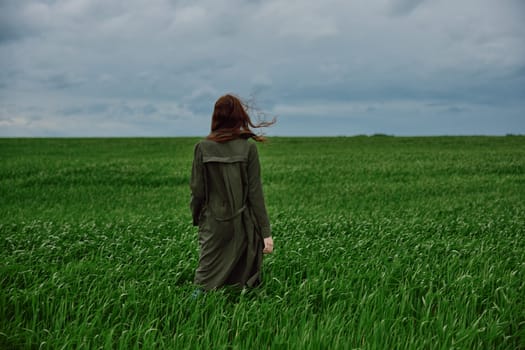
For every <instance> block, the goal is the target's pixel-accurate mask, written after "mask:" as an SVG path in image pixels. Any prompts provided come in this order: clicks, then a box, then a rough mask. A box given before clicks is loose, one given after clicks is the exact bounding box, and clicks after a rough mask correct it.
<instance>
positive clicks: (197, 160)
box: [190, 144, 206, 226]
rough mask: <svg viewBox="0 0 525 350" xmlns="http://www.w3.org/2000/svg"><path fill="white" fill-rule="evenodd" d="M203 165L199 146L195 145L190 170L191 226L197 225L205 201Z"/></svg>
mask: <svg viewBox="0 0 525 350" xmlns="http://www.w3.org/2000/svg"><path fill="white" fill-rule="evenodd" d="M204 171H205V169H204V165H203V163H202V152H201V149H200V146H199V144H197V145H195V149H194V152H193V165H192V169H191V180H190V189H191V201H190V209H191V215H192V218H193V225H194V226H197V225H198V224H199V216H200V213H201V211H202V208H203V206H204V204H205V201H206V183H205V179H204Z"/></svg>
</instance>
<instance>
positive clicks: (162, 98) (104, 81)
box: [0, 0, 525, 136]
mask: <svg viewBox="0 0 525 350" xmlns="http://www.w3.org/2000/svg"><path fill="white" fill-rule="evenodd" d="M523 23H525V2H524V1H522V0H498V1H494V0H459V1H457V0H426V1H425V0H367V1H349V0H323V1H321V0H301V1H299V0H296V1H294V0H266V1H262V0H148V1H143V0H111V1H108V0H0V68H1V69H0V136H183V135H191V136H200V135H206V134H207V132H208V130H209V121H210V115H211V112H212V108H213V104H214V102H215V100H216V99H217V98H218V97H219V96H221V95H222V94H224V93H228V92H232V93H235V94H238V95H240V96H242V97H245V98H250V99H253V100H254V101H255V102H256V104H257V106H258V107H259V109H261V110H262V111H264V112H265V113H266V114H267V115H268V116H273V115H275V116H277V118H278V122H277V124H275V125H274V126H273V127H272V128H270V129H268V130H267V131H266V133H267V134H268V135H356V134H373V133H386V134H394V135H443V134H449V135H470V134H488V135H504V134H507V133H516V134H517V133H521V134H524V133H525V26H524V25H523Z"/></svg>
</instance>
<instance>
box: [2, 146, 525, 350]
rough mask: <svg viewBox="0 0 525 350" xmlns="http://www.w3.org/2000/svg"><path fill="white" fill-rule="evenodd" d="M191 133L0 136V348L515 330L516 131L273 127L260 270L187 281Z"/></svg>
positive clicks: (367, 344)
mask: <svg viewBox="0 0 525 350" xmlns="http://www.w3.org/2000/svg"><path fill="white" fill-rule="evenodd" d="M196 141H197V139H194V138H164V139H0V157H1V164H0V179H1V180H0V217H1V222H0V252H1V253H0V254H1V255H0V349H4V348H5V349H40V348H42V349H95V348H104V349H110V348H111V349H113V348H115V349H156V348H157V349H165V348H168V349H169V348H213V349H226V348H227V349H251V348H291V349H324V348H334V349H338V348H341V349H347V348H363V349H376V348H412V349H421V348H428V349H441V348H447V349H450V348H457V349H464V348H487V349H489V348H490V349H493V348H496V349H520V348H524V347H525V346H524V344H525V301H524V300H525V239H524V234H525V200H524V198H525V138H524V137H515V136H513V137H435V138H431V137H428V138H398V137H352V138H344V137H341V138H272V139H271V140H270V142H269V143H268V144H265V145H260V146H259V150H260V157H261V163H262V171H263V181H264V190H265V194H266V200H267V206H268V210H269V214H270V217H271V221H272V228H273V235H274V239H275V244H276V249H275V252H274V254H273V255H270V256H266V257H265V261H264V271H263V272H264V284H263V286H261V287H260V288H257V289H255V290H250V291H244V292H242V293H239V292H238V291H235V290H229V289H224V290H220V291H216V292H212V293H208V294H206V295H205V296H204V297H201V298H197V299H192V298H191V293H192V291H193V289H194V286H193V285H192V283H191V282H192V278H193V272H194V269H195V267H196V264H197V258H198V245H197V239H196V230H195V228H193V227H192V226H191V220H190V213H189V209H188V202H189V187H188V182H189V173H190V167H191V161H192V159H191V157H192V155H193V152H192V148H193V144H194V143H195V142H196Z"/></svg>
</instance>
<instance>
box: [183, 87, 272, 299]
mask: <svg viewBox="0 0 525 350" xmlns="http://www.w3.org/2000/svg"><path fill="white" fill-rule="evenodd" d="M274 122H275V121H271V122H262V123H260V124H254V123H253V122H252V121H251V119H250V117H249V115H248V113H247V112H246V109H245V108H244V105H243V103H242V102H241V101H240V100H239V99H238V98H237V97H235V96H233V95H224V96H222V97H220V98H219V99H218V100H217V102H216V103H215V108H214V111H213V116H212V120H211V132H210V134H209V135H208V137H207V138H206V139H205V140H202V141H201V142H199V143H198V144H197V145H196V146H195V151H194V158H193V168H192V173H191V183H190V187H191V194H192V197H191V205H190V206H191V211H192V216H193V225H195V226H199V245H200V255H199V266H198V267H197V270H196V272H195V284H196V285H198V286H200V287H201V288H202V289H204V290H212V289H216V288H219V287H222V286H225V285H236V286H240V287H245V286H247V287H253V286H257V285H258V284H259V283H260V282H261V266H262V254H263V253H271V252H272V251H273V239H272V236H271V230H270V222H269V220H268V214H267V212H266V207H265V204H264V196H263V190H262V184H261V177H260V166H259V157H258V153H257V147H256V146H255V143H253V142H249V141H248V139H253V140H255V141H259V142H260V141H264V140H265V139H264V137H262V136H259V135H256V134H254V133H253V132H252V131H251V129H250V127H252V128H259V127H264V126H269V125H271V124H273V123H274Z"/></svg>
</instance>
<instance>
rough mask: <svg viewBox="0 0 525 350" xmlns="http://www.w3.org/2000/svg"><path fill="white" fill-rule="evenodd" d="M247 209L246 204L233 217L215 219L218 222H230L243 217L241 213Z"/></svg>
mask: <svg viewBox="0 0 525 350" xmlns="http://www.w3.org/2000/svg"><path fill="white" fill-rule="evenodd" d="M245 209H246V204H245V205H243V206H242V207H240V208H239V209H238V210H237V211H236V212H235V213H234V214H233V215H232V216H228V217H226V218H215V220H217V221H230V220H232V219H234V218H236V217H237V216H239V215H241V213H242V212H243V211H244V210H245Z"/></svg>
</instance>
